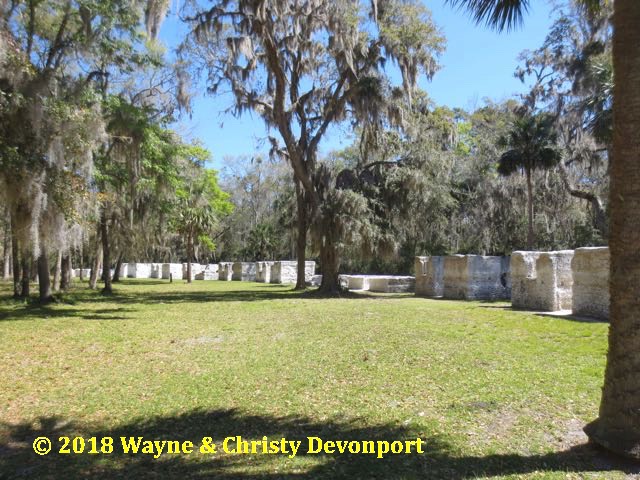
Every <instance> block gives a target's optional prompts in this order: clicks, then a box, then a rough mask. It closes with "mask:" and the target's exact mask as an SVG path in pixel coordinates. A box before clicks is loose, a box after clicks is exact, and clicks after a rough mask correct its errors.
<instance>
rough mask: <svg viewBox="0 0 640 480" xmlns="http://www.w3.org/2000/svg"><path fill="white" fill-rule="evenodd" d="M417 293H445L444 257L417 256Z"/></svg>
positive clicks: (415, 263)
mask: <svg viewBox="0 0 640 480" xmlns="http://www.w3.org/2000/svg"><path fill="white" fill-rule="evenodd" d="M414 269H415V275H416V277H415V278H416V280H415V282H416V284H415V290H416V295H419V296H423V297H441V296H442V295H443V293H444V257H439V256H435V257H434V256H431V257H416V259H415V262H414Z"/></svg>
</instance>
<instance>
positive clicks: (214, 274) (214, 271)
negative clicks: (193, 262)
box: [194, 263, 218, 280]
mask: <svg viewBox="0 0 640 480" xmlns="http://www.w3.org/2000/svg"><path fill="white" fill-rule="evenodd" d="M194 278H195V280H218V264H217V263H210V264H208V265H202V269H201V270H200V271H199V272H198V273H197V274H196V275H195V277H194Z"/></svg>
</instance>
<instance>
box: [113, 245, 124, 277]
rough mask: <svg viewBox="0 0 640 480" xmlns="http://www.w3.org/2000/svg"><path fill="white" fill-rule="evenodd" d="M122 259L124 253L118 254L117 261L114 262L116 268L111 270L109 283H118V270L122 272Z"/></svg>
mask: <svg viewBox="0 0 640 480" xmlns="http://www.w3.org/2000/svg"><path fill="white" fill-rule="evenodd" d="M123 257H124V253H122V252H120V254H119V255H118V260H116V268H115V269H114V270H113V278H112V279H111V283H117V282H119V281H120V270H122V259H123Z"/></svg>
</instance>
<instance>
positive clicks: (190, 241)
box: [187, 234, 193, 283]
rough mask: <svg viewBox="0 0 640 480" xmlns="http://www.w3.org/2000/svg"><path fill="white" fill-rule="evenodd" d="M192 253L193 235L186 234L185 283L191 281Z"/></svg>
mask: <svg viewBox="0 0 640 480" xmlns="http://www.w3.org/2000/svg"><path fill="white" fill-rule="evenodd" d="M192 255H193V236H192V235H191V234H189V235H188V236H187V283H191V257H192Z"/></svg>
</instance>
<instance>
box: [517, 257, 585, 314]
mask: <svg viewBox="0 0 640 480" xmlns="http://www.w3.org/2000/svg"><path fill="white" fill-rule="evenodd" d="M572 258H573V250H560V251H556V252H524V251H517V252H513V253H512V254H511V281H512V284H513V285H512V292H511V304H512V305H513V307H515V308H525V309H529V310H536V311H543V312H554V311H558V310H570V309H571V303H572V285H573V277H572V274H571V259H572Z"/></svg>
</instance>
